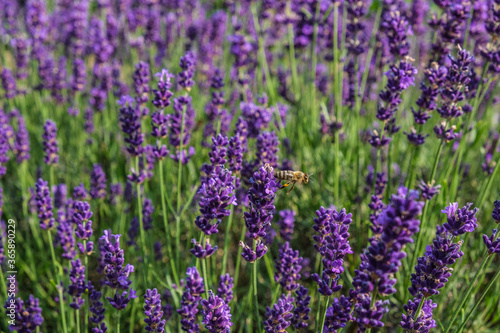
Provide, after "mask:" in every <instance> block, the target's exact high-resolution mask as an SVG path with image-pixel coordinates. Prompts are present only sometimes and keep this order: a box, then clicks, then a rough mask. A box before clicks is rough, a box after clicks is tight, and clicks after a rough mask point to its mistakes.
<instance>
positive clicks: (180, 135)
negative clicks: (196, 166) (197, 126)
mask: <svg viewBox="0 0 500 333" xmlns="http://www.w3.org/2000/svg"><path fill="white" fill-rule="evenodd" d="M191 103H192V99H191V97H189V96H180V97H177V98H174V105H173V109H174V113H172V114H170V115H169V124H168V128H169V130H170V133H169V141H170V144H171V145H172V146H174V147H175V148H176V149H177V152H176V154H170V158H172V159H173V160H174V161H176V162H179V161H181V162H182V164H186V163H187V162H188V161H189V159H190V157H191V156H192V155H193V154H194V153H195V151H194V148H193V147H189V148H188V150H187V151H185V150H184V149H185V146H186V145H187V144H188V143H189V139H190V138H191V133H192V130H193V127H194V115H195V113H194V109H193V106H192V104H191ZM181 141H182V143H181ZM181 144H182V147H183V149H182V152H181V151H179V149H180V146H181Z"/></svg>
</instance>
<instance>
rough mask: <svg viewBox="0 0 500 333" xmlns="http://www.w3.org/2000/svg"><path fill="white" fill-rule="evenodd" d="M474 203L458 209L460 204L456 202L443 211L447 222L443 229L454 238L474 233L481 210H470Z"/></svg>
mask: <svg viewBox="0 0 500 333" xmlns="http://www.w3.org/2000/svg"><path fill="white" fill-rule="evenodd" d="M471 206H472V203H468V204H467V205H465V206H463V207H462V208H460V209H459V208H458V203H456V202H454V203H452V204H450V205H449V206H447V207H446V208H445V209H443V210H442V211H441V213H444V214H446V219H447V222H446V223H445V224H443V227H444V228H445V229H446V230H448V231H449V232H450V233H451V234H452V235H453V236H459V235H463V234H465V233H466V232H472V231H474V229H476V227H477V218H476V214H477V212H478V211H479V208H474V209H469V208H470V207H471Z"/></svg>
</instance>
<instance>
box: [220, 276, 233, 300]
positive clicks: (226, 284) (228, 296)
mask: <svg viewBox="0 0 500 333" xmlns="http://www.w3.org/2000/svg"><path fill="white" fill-rule="evenodd" d="M233 288H234V279H233V278H232V277H231V276H230V275H229V273H226V275H221V276H220V282H219V286H218V287H217V296H219V297H220V298H222V299H223V300H224V302H226V304H229V303H230V302H231V300H232V299H233Z"/></svg>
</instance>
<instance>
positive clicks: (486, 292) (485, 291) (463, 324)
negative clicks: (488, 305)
mask: <svg viewBox="0 0 500 333" xmlns="http://www.w3.org/2000/svg"><path fill="white" fill-rule="evenodd" d="M498 276H500V270H497V272H496V273H495V275H494V276H493V278H492V279H491V281H490V282H489V283H488V285H487V286H486V288H485V289H484V291H483V293H482V294H481V297H479V300H477V302H474V306H473V307H472V309H471V310H470V311H469V313H468V314H467V316H466V317H465V319H464V321H463V322H462V324H461V325H460V327H459V328H458V330H457V332H458V333H461V332H462V330H463V329H464V327H465V324H467V322H468V321H469V319H470V317H471V316H472V315H473V314H474V312H475V311H476V309H477V307H478V306H479V304H481V302H482V301H483V299H484V297H485V296H486V295H487V294H488V291H489V290H490V288H491V286H493V285H494V284H495V282H496V280H497V279H498Z"/></svg>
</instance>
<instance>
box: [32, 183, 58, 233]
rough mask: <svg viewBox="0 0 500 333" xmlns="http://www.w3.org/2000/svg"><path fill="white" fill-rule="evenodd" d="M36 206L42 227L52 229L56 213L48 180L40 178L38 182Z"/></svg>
mask: <svg viewBox="0 0 500 333" xmlns="http://www.w3.org/2000/svg"><path fill="white" fill-rule="evenodd" d="M35 185H36V207H37V212H38V218H39V219H40V228H42V229H44V230H45V229H49V230H50V229H52V227H53V226H54V213H53V211H52V199H51V197H50V191H49V186H48V183H47V182H46V181H44V180H43V179H42V178H39V179H38V181H37V182H36V184H35Z"/></svg>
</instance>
